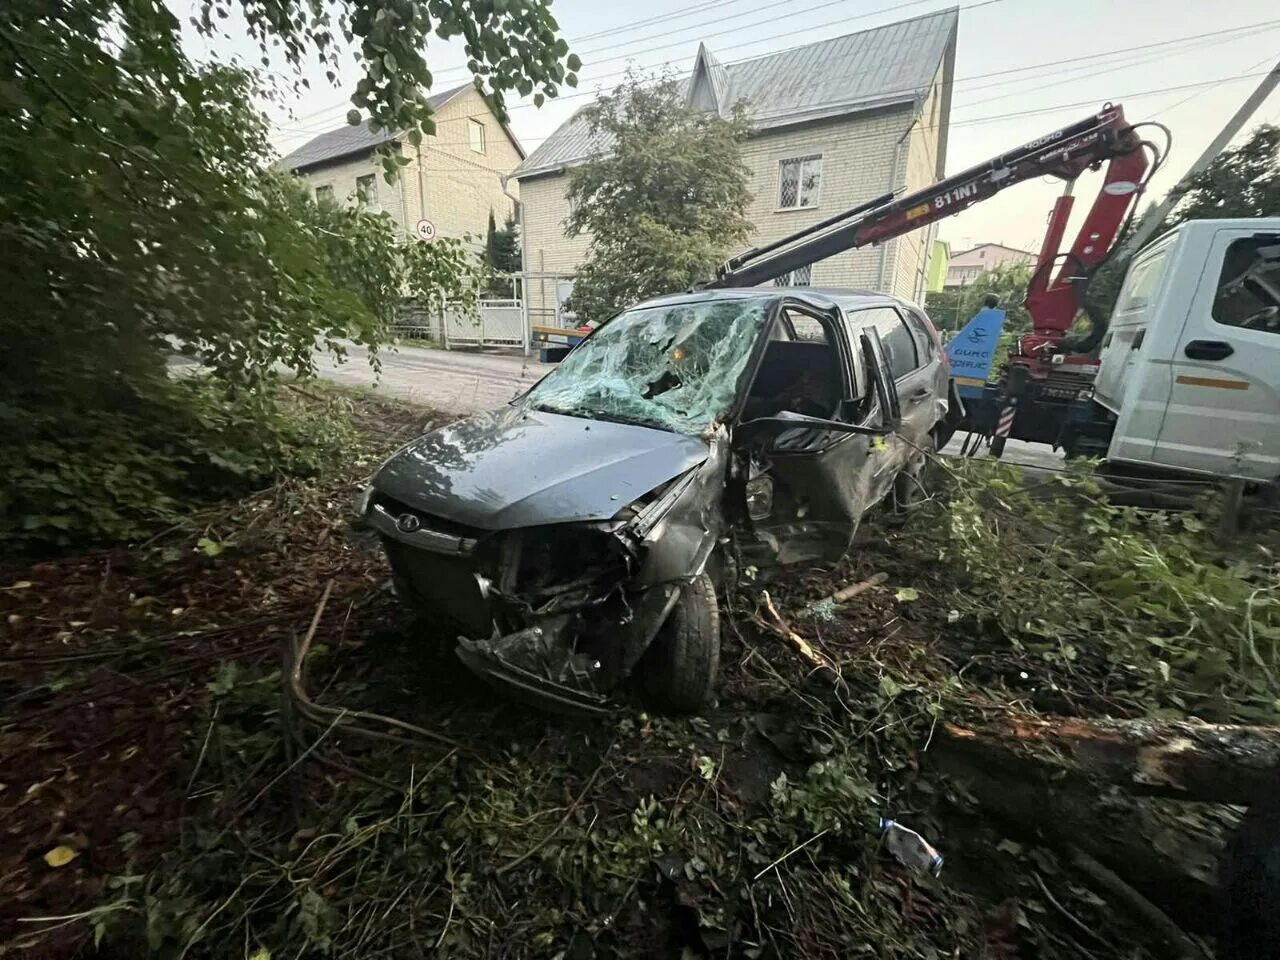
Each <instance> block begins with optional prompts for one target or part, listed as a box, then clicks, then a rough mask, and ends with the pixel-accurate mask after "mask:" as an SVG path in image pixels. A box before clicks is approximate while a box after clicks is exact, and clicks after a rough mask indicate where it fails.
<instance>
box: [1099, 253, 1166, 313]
mask: <svg viewBox="0 0 1280 960" xmlns="http://www.w3.org/2000/svg"><path fill="white" fill-rule="evenodd" d="M1168 259H1169V244H1167V243H1166V244H1165V245H1164V246H1163V247H1161V248H1159V249H1158V250H1157V251H1156V252H1155V253H1153V254H1151V255H1150V256H1148V257H1147V259H1145V260H1143V261H1142V262H1141V263H1139V264H1137V265H1136V266H1134V267H1132V268H1130V270H1129V275H1128V276H1127V277H1125V278H1124V286H1123V287H1121V288H1120V296H1119V297H1117V298H1116V307H1115V310H1114V311H1113V313H1114V314H1115V316H1120V315H1122V314H1125V313H1135V312H1137V311H1139V310H1145V309H1146V308H1147V304H1148V303H1150V302H1151V297H1152V296H1153V295H1154V294H1155V292H1156V290H1158V289H1159V288H1160V279H1161V277H1163V276H1164V267H1165V262H1166V261H1167V260H1168Z"/></svg>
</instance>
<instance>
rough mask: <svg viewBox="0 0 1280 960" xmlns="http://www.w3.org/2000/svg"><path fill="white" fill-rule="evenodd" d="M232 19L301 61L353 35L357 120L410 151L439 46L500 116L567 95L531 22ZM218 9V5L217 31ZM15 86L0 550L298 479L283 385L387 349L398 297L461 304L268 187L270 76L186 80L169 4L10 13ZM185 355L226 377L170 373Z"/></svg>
mask: <svg viewBox="0 0 1280 960" xmlns="http://www.w3.org/2000/svg"><path fill="white" fill-rule="evenodd" d="M231 3H232V5H236V6H239V7H240V9H241V10H242V12H243V13H244V15H245V19H246V20H247V22H248V23H249V25H250V30H251V33H252V34H253V36H254V37H255V38H256V39H257V40H258V42H259V43H260V44H261V45H262V46H263V49H264V51H265V50H267V49H270V48H271V47H272V45H273V44H274V43H275V42H276V41H279V43H280V44H281V49H283V50H284V52H285V54H286V56H287V57H288V59H289V60H290V61H292V62H294V63H295V64H296V63H301V59H302V57H303V56H304V54H305V53H306V52H307V51H308V50H313V51H315V52H316V53H317V54H318V55H319V56H320V57H321V58H322V59H323V58H332V57H334V56H336V49H335V44H336V40H335V37H336V36H338V35H339V34H345V35H349V37H350V38H351V39H353V40H355V41H356V42H357V43H358V45H359V48H360V49H359V51H358V56H359V57H360V59H361V63H362V65H363V67H364V69H365V73H366V75H365V77H364V79H363V80H362V81H361V87H360V89H358V90H357V95H356V103H357V105H359V106H362V107H365V108H367V109H368V111H369V113H370V114H371V116H372V118H373V119H374V121H375V122H377V123H384V124H388V125H390V124H395V125H396V126H397V127H398V128H409V129H411V130H412V129H419V128H422V129H425V128H427V127H428V125H429V121H430V117H429V115H428V113H427V109H426V106H425V99H424V98H423V94H424V93H425V90H426V87H427V86H428V85H429V84H430V81H431V78H430V74H429V72H428V71H426V68H425V61H424V60H423V53H422V50H421V47H422V43H423V42H424V41H425V38H426V34H427V33H428V32H431V31H434V32H435V33H436V34H437V35H439V36H449V35H452V34H454V33H458V32H461V33H463V34H465V35H466V36H467V38H468V41H469V44H470V46H471V48H472V63H471V66H472V69H473V71H474V72H475V73H476V75H477V77H478V78H479V80H480V82H481V83H482V84H486V85H487V86H488V88H489V90H490V91H491V93H492V94H493V96H494V98H495V100H496V101H499V102H500V98H501V94H502V92H503V91H504V90H511V89H517V90H521V91H523V90H525V89H526V88H528V89H532V86H533V85H535V84H536V85H538V87H539V89H540V92H541V93H550V92H554V91H555V89H556V85H557V84H558V83H559V82H560V80H561V79H563V82H565V83H569V84H572V83H574V82H576V80H575V79H574V78H573V77H572V74H571V68H574V66H575V65H576V59H575V58H572V57H567V49H566V48H565V47H564V45H563V43H562V42H561V41H559V40H557V39H555V36H554V30H555V23H554V21H553V20H551V18H550V15H549V14H548V13H547V10H546V6H545V4H544V3H541V2H538V0H531V2H526V3H521V4H513V5H510V8H509V10H508V11H507V12H505V13H503V12H499V11H497V10H496V8H494V7H493V6H492V4H488V3H487V2H486V0H341V2H339V3H337V4H336V5H333V6H332V7H325V6H324V5H319V4H312V3H310V2H304V0H231ZM228 12H229V6H228V4H227V3H221V2H210V3H208V4H207V5H206V6H205V8H204V16H203V19H202V21H201V28H202V29H204V30H206V31H211V30H213V29H214V24H215V23H216V22H217V21H218V20H221V19H222V18H223V17H225V16H226V14H227V13H228ZM410 41H412V44H416V46H412V49H410V48H409V46H411V45H412V44H411V43H410ZM499 48H501V49H499ZM0 76H3V77H4V78H5V79H4V80H3V81H2V82H0V170H2V171H3V172H4V175H5V189H4V190H3V191H2V192H0V258H2V259H3V262H4V263H5V266H6V291H5V295H6V304H5V309H4V310H3V311H0V365H2V366H3V369H2V370H0V471H2V472H3V474H4V477H5V480H4V485H3V487H0V538H9V539H15V538H16V539H19V540H26V541H29V540H33V539H49V540H64V539H69V538H72V537H76V536H81V537H83V536H90V537H125V536H129V535H131V534H132V533H134V532H136V531H137V530H139V529H140V525H141V524H145V523H146V522H147V521H148V520H152V519H155V518H157V517H160V516H164V515H165V514H166V512H168V511H171V510H173V509H177V508H178V507H179V506H180V505H181V504H182V503H183V502H185V501H186V500H187V499H189V498H190V497H191V496H193V495H209V494H216V493H219V492H221V491H223V490H225V489H227V488H228V486H229V485H231V484H234V483H235V482H237V481H238V482H241V483H244V482H252V481H256V480H257V479H259V478H261V477H263V476H266V475H270V474H271V473H273V472H275V471H277V470H279V469H288V468H290V467H292V466H296V465H297V464H296V463H293V462H291V458H292V457H293V454H292V453H291V452H290V447H289V443H288V441H289V440H290V438H291V437H292V436H293V434H292V433H291V428H290V427H289V426H288V425H287V424H286V423H284V421H283V420H282V419H281V417H280V415H279V410H278V408H277V407H276V406H275V404H274V401H273V396H274V395H273V391H272V390H271V383H272V381H273V380H274V379H275V378H276V377H277V371H278V370H279V369H280V367H281V366H284V367H287V368H290V369H292V370H293V371H295V372H297V373H299V374H302V375H307V374H310V373H312V372H314V364H315V359H314V357H315V350H316V346H317V344H321V345H327V346H328V348H329V349H331V350H333V351H335V352H338V353H340V352H341V350H342V346H341V345H342V342H343V341H344V340H346V339H352V340H355V341H356V342H358V343H364V344H367V345H369V346H370V347H374V348H376V346H377V344H378V342H379V341H380V340H381V339H382V337H383V334H384V331H385V328H386V324H387V321H388V319H389V318H390V316H391V312H392V310H393V309H394V303H395V301H396V300H397V298H398V297H399V296H400V294H401V292H403V291H409V292H414V293H418V294H422V295H426V296H428V297H431V296H437V297H438V296H445V295H448V296H450V297H457V296H461V297H464V298H465V297H466V296H467V295H468V292H469V286H470V285H469V280H468V277H469V272H468V270H467V269H466V262H465V257H464V256H463V254H462V251H461V249H460V248H459V247H458V246H457V245H456V244H449V243H444V244H440V243H437V244H431V245H416V244H415V245H411V246H404V245H401V244H400V243H399V242H398V241H397V238H396V236H395V231H394V229H393V228H392V226H391V223H390V221H389V220H387V219H386V218H383V217H374V216H371V215H368V214H366V213H358V212H356V211H343V210H340V209H338V208H336V207H328V206H325V207H318V206H316V205H315V204H314V202H312V201H311V200H309V199H308V198H307V197H306V196H305V194H304V192H303V191H302V190H301V189H300V188H299V187H298V186H297V185H296V184H295V183H293V182H291V181H289V180H288V179H286V178H283V177H281V176H278V175H272V174H268V173H266V172H265V171H267V170H268V168H269V167H270V164H271V161H272V158H273V152H272V150H271V148H270V145H269V143H268V140H267V124H266V121H265V119H264V118H263V117H262V115H261V114H260V113H258V112H257V111H256V110H255V109H253V108H252V106H251V103H252V102H253V101H254V99H255V98H257V97H258V96H260V95H262V94H263V86H262V83H261V78H260V76H259V75H257V74H255V73H252V72H249V71H245V70H241V69H235V68H231V67H226V66H219V65H216V64H215V65H210V66H204V67H198V66H196V65H195V64H193V63H192V62H191V61H189V60H188V59H187V58H186V57H185V55H184V54H183V51H182V47H181V43H180V36H179V24H178V21H177V20H176V19H175V18H174V17H173V15H172V14H171V13H170V12H169V10H168V9H167V7H166V6H165V5H164V4H163V3H162V2H159V0H62V2H59V3H48V2H46V0H10V2H9V3H7V4H5V5H3V9H0ZM415 125H417V126H416V127H415ZM393 166H394V165H393ZM390 173H392V174H393V173H394V169H392V170H391V171H390ZM471 292H473V291H471ZM175 349H177V350H181V351H182V352H183V353H186V354H187V355H188V356H189V357H190V358H191V359H193V360H195V361H197V362H198V364H200V366H201V367H202V368H204V369H207V370H209V371H211V372H212V374H213V376H212V377H211V378H210V379H208V380H204V379H199V378H191V377H183V378H175V377H173V376H171V375H170V371H169V369H168V360H169V357H170V355H171V354H172V353H173V352H174V350H175Z"/></svg>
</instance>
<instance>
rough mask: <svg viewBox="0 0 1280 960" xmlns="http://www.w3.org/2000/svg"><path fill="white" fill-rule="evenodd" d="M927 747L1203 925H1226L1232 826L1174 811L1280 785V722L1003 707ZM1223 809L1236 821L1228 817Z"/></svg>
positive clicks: (1010, 822)
mask: <svg viewBox="0 0 1280 960" xmlns="http://www.w3.org/2000/svg"><path fill="white" fill-rule="evenodd" d="M927 756H928V758H929V763H930V764H931V765H932V766H934V767H935V768H937V769H939V770H942V771H943V772H946V773H948V774H951V775H952V776H956V777H959V778H961V779H962V780H963V781H964V782H965V783H966V784H967V786H968V789H969V791H970V793H971V795H972V796H973V797H974V798H975V799H976V800H977V801H978V808H979V809H980V810H981V811H983V812H984V813H985V814H986V815H988V816H992V817H994V818H995V819H997V820H999V821H1000V822H1001V823H1002V824H1003V826H1004V827H1005V829H1007V830H1009V831H1010V833H1011V835H1013V836H1019V837H1022V838H1025V839H1028V840H1036V839H1038V840H1040V841H1043V842H1048V843H1049V844H1050V845H1052V846H1055V847H1057V848H1059V849H1062V850H1066V851H1070V850H1073V849H1078V850H1083V851H1085V852H1086V853H1087V854H1088V855H1090V856H1092V857H1093V858H1095V859H1096V860H1098V861H1100V862H1101V863H1103V864H1105V865H1106V866H1107V867H1109V868H1110V869H1111V870H1113V871H1115V872H1116V873H1117V874H1119V875H1120V876H1122V877H1123V878H1124V879H1125V881H1126V882H1128V883H1129V884H1131V885H1132V886H1133V887H1135V888H1136V889H1137V890H1139V891H1140V892H1141V893H1142V894H1143V895H1144V896H1146V897H1147V898H1149V899H1150V900H1152V901H1153V902H1155V903H1156V904H1158V905H1159V906H1160V907H1161V908H1163V909H1164V910H1165V911H1166V912H1168V913H1169V914H1170V915H1172V916H1175V917H1177V918H1178V922H1179V923H1180V924H1181V925H1182V926H1184V927H1185V928H1187V929H1192V930H1199V931H1216V930H1217V929H1218V928H1219V926H1220V920H1221V918H1220V916H1219V909H1218V898H1217V894H1216V872H1217V860H1218V857H1219V856H1220V854H1221V843H1222V840H1223V839H1225V837H1224V835H1223V833H1222V832H1221V831H1217V830H1209V831H1204V832H1202V831H1201V830H1199V829H1197V828H1196V827H1195V826H1194V824H1193V825H1191V826H1190V827H1189V828H1187V829H1185V830H1182V831H1181V833H1180V834H1177V831H1178V830H1179V821H1180V819H1181V818H1180V817H1179V816H1177V815H1176V814H1175V813H1174V811H1175V810H1176V809H1177V808H1180V807H1184V806H1185V807H1186V808H1187V810H1188V811H1190V810H1192V809H1193V808H1194V809H1196V810H1198V811H1199V815H1200V816H1201V818H1202V820H1203V819H1204V818H1208V817H1211V816H1212V815H1211V814H1210V811H1211V810H1222V808H1219V807H1212V804H1222V803H1228V804H1240V803H1248V802H1250V801H1251V800H1253V799H1255V798H1258V797H1264V796H1267V795H1270V794H1275V793H1276V792H1277V787H1278V786H1280V729H1276V728H1270V727H1242V726H1219V725H1213V724H1199V723H1185V722H1173V721H1151V720H1083V719H1075V718H1061V717H1058V718H1048V719H1041V718H1036V717H1028V716H1004V717H1001V718H999V719H996V720H985V721H983V722H981V723H975V724H968V725H965V726H961V725H959V724H955V723H947V724H943V725H942V728H941V729H940V730H939V735H938V736H936V737H935V738H934V740H933V743H932V745H931V746H930V748H929V752H928V754H927ZM1141 795H1145V796H1146V797H1148V798H1149V799H1146V800H1142V799H1138V798H1139V797H1140V796H1141ZM1164 798H1173V799H1176V800H1179V801H1184V803H1178V804H1170V803H1169V802H1168V800H1167V799H1164ZM1185 801H1205V803H1200V804H1191V805H1187V804H1186V803H1185ZM1160 805H1163V806H1160ZM1218 816H1221V817H1222V823H1223V826H1224V827H1225V828H1226V829H1228V830H1229V829H1230V826H1229V821H1230V817H1229V816H1228V815H1227V814H1225V813H1222V814H1219V815H1218ZM1193 819H1194V818H1193ZM1175 835H1176V839H1174V838H1175ZM1157 837H1159V838H1161V839H1160V841H1159V842H1157Z"/></svg>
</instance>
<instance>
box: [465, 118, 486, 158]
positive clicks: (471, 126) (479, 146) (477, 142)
mask: <svg viewBox="0 0 1280 960" xmlns="http://www.w3.org/2000/svg"><path fill="white" fill-rule="evenodd" d="M467 135H468V136H469V137H470V138H471V150H472V152H473V153H484V124H483V123H481V122H480V121H479V120H471V119H468V120H467Z"/></svg>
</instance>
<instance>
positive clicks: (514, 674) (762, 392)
mask: <svg viewBox="0 0 1280 960" xmlns="http://www.w3.org/2000/svg"><path fill="white" fill-rule="evenodd" d="M947 408H948V372H947V367H946V361H945V358H944V355H943V352H942V349H941V344H940V341H939V340H938V337H937V334H936V332H935V331H934V330H933V327H932V325H931V324H930V323H929V321H928V319H927V318H926V317H925V315H924V314H923V313H921V312H920V311H919V309H918V308H916V307H915V306H913V305H911V304H907V303H904V302H902V301H899V300H896V299H893V298H890V297H885V296H882V295H879V294H870V293H859V292H851V291H839V290H831V291H825V290H818V289H789V288H785V287H781V288H775V289H742V290H716V291H699V292H693V293H688V294H683V295H677V296H671V297H665V298H662V299H659V300H652V301H648V302H646V303H642V304H640V305H639V306H636V307H634V308H632V309H629V310H626V311H625V312H623V313H621V314H619V315H617V316H615V317H614V318H612V319H611V320H609V321H607V322H605V323H603V324H601V325H600V326H599V327H598V328H597V329H596V330H594V331H593V332H592V333H591V335H590V336H588V337H587V338H586V339H585V340H583V341H582V343H581V344H579V345H578V346H577V347H576V348H575V349H574V350H573V351H572V352H571V353H570V354H569V355H568V356H567V357H566V358H565V359H564V360H563V361H562V362H561V363H560V365H559V366H558V367H557V368H556V369H555V370H554V371H552V372H551V373H549V374H548V375H547V376H545V377H544V378H543V379H542V380H540V381H539V382H538V383H537V384H536V385H535V386H534V387H533V388H531V389H530V390H529V391H528V392H527V393H525V394H524V395H523V396H521V397H519V398H517V399H516V400H514V401H512V403H511V404H510V405H509V406H508V407H506V408H504V409H502V410H499V411H497V412H493V413H487V414H483V415H480V416H474V417H470V418H468V419H465V420H460V421H457V422H455V423H452V424H449V425H448V426H445V427H442V428H440V429H438V430H434V431H432V432H431V433H428V434H426V435H425V436H423V437H420V438H419V439H417V440H415V441H413V442H412V443H410V444H409V445H408V446H406V447H405V448H404V449H402V450H401V451H399V452H398V453H397V454H395V455H394V456H393V457H392V458H391V459H390V460H388V461H387V462H386V463H385V464H384V465H383V466H382V468H381V469H380V470H379V471H378V473H377V475H376V476H375V477H374V480H373V483H372V486H371V487H370V488H369V490H367V491H366V494H365V496H364V497H363V498H362V502H361V504H360V507H359V509H360V512H361V513H362V515H363V517H364V518H365V521H366V522H367V523H368V524H369V525H370V526H371V527H372V528H373V529H375V530H376V531H377V532H378V533H379V534H380V536H381V539H382V542H383V544H384V545H385V549H386V553H387V557H388V559H389V561H390V565H391V570H392V574H393V582H394V585H395V589H396V593H397V595H398V596H399V597H400V598H401V599H402V600H403V601H404V602H406V603H408V604H409V605H411V606H412V607H413V608H414V609H415V610H416V611H417V612H418V613H419V614H421V615H422V616H423V617H424V618H426V619H427V620H428V621H429V622H433V623H436V624H439V625H440V626H441V627H444V628H446V629H447V630H448V631H449V632H450V633H452V634H456V635H457V637H458V647H457V653H458V656H459V657H461V659H462V660H463V661H464V662H465V663H466V664H467V666H468V667H470V668H471V669H472V670H474V671H476V672H477V673H479V674H481V675H483V676H484V677H486V678H487V679H489V680H491V681H493V682H494V683H496V684H499V685H502V686H504V687H507V688H509V689H511V690H513V691H515V692H517V693H519V694H520V695H521V696H523V697H525V698H527V699H532V700H534V701H536V702H538V703H540V704H542V705H544V706H547V707H550V708H552V709H560V710H574V711H602V710H605V709H607V708H608V704H609V695H610V692H611V691H614V690H616V689H617V688H618V687H619V686H620V685H621V684H622V683H623V682H624V681H626V680H627V678H629V677H634V678H635V680H636V681H637V682H638V684H639V686H640V688H641V689H642V690H643V692H644V694H645V695H646V697H647V699H648V700H649V702H651V703H652V704H653V705H654V706H655V707H657V708H658V709H662V710H667V711H674V712H679V711H694V710H697V709H698V708H699V707H700V706H701V705H703V703H705V701H706V700H707V699H708V697H709V696H710V693H711V690H712V686H713V683H714V680H715V678H716V673H717V667H718V663H719V651H720V635H719V610H718V605H717V599H716V594H717V588H724V587H726V586H729V585H731V584H732V583H733V582H734V581H735V580H736V579H738V578H739V577H740V576H741V575H742V573H743V571H747V570H751V571H752V573H755V572H756V571H766V570H767V569H769V568H773V567H776V566H779V565H785V564H791V563H797V562H801V561H813V560H834V559H837V558H839V557H840V556H842V555H843V554H844V553H845V552H846V551H847V550H848V549H849V547H850V545H851V544H852V542H853V536H854V533H855V531H856V530H857V527H858V524H859V522H860V520H861V519H862V517H863V515H864V513H866V511H867V510H868V509H870V508H871V507H873V506H875V505H876V504H878V503H881V502H884V501H886V500H890V499H892V498H894V497H895V496H896V497H897V498H898V499H899V500H911V499H913V498H914V497H915V496H916V493H915V491H916V490H918V488H919V473H920V470H921V468H922V466H923V464H924V462H925V458H926V456H927V454H928V453H929V452H930V451H931V450H933V448H934V441H935V440H936V439H937V435H938V431H939V430H940V429H941V427H940V424H941V423H943V422H944V420H945V418H946V415H947Z"/></svg>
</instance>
